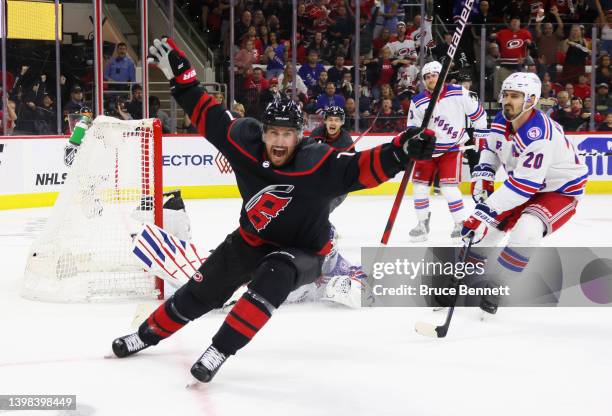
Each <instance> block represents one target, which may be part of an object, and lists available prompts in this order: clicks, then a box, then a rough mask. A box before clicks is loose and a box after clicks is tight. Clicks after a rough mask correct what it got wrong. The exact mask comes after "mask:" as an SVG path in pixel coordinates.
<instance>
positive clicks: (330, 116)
mask: <svg viewBox="0 0 612 416" xmlns="http://www.w3.org/2000/svg"><path fill="white" fill-rule="evenodd" d="M345 119H346V116H345V114H344V109H343V108H342V107H338V106H331V107H327V108H326V109H325V111H324V112H323V124H322V125H320V126H319V127H317V128H316V129H314V130H313V131H312V132H311V133H310V138H311V139H312V140H315V141H317V142H319V143H325V144H327V145H329V146H331V147H333V148H334V149H336V150H345V149H348V148H349V147H351V146H352V144H353V139H352V137H351V135H350V134H349V132H348V131H346V130H345V129H344V128H342V126H343V125H344V121H345Z"/></svg>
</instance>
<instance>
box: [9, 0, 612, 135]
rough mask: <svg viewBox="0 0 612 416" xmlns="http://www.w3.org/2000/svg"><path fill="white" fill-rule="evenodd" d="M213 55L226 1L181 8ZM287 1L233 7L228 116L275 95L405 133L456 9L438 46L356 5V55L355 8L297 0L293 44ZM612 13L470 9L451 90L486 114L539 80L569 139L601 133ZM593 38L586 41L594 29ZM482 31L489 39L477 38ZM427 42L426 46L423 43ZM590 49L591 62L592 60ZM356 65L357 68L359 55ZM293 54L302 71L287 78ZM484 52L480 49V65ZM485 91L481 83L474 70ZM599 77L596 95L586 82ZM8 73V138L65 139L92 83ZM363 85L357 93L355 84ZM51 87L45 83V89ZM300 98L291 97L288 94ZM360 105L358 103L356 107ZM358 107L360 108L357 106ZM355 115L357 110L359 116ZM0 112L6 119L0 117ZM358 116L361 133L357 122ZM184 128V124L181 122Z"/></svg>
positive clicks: (405, 14)
mask: <svg viewBox="0 0 612 416" xmlns="http://www.w3.org/2000/svg"><path fill="white" fill-rule="evenodd" d="M179 3H182V4H183V6H184V8H185V9H186V10H188V11H189V12H190V13H192V15H193V17H194V20H196V21H197V22H198V24H199V25H200V26H201V29H202V33H203V34H204V35H205V36H206V38H207V40H208V41H209V43H210V45H211V46H213V47H215V46H216V47H217V48H218V49H219V51H220V54H221V55H222V56H225V57H229V51H230V47H229V44H228V43H229V41H228V39H229V36H228V34H229V8H230V6H229V4H230V2H229V0H183V1H182V2H180V1H179ZM286 3H287V2H286V1H282V0H237V1H234V4H235V6H236V9H235V16H236V18H237V19H236V23H235V27H234V33H235V45H234V49H233V50H234V56H233V61H234V67H233V68H231V70H232V71H234V74H235V89H234V91H235V102H234V103H227V106H228V108H230V109H232V110H234V107H236V108H237V109H238V110H235V111H236V112H237V113H241V114H244V115H247V116H254V117H260V116H261V113H262V112H263V110H264V109H265V107H266V105H267V104H268V103H269V102H271V101H272V100H274V99H276V98H278V97H279V96H280V95H281V94H286V95H290V96H291V95H293V94H295V96H296V99H297V100H298V101H299V103H300V105H301V106H302V107H303V109H304V111H305V112H306V113H307V115H308V119H309V120H311V123H310V124H309V125H308V126H307V127H309V128H311V127H314V125H316V123H318V121H319V120H320V119H321V116H320V113H321V112H322V111H323V110H324V109H325V108H326V107H328V106H330V105H336V106H341V107H343V108H344V109H345V111H346V112H347V114H348V117H347V118H346V120H347V121H346V127H347V128H349V129H355V128H356V127H358V128H359V130H363V129H366V128H368V127H370V125H371V124H372V123H373V122H374V120H376V122H375V123H374V125H373V126H371V127H372V131H373V132H394V131H398V130H401V129H402V128H403V126H404V124H405V117H406V114H407V111H408V107H409V105H410V99H411V98H412V96H413V95H414V94H415V93H416V92H418V91H420V90H421V89H422V88H423V87H422V85H421V84H422V83H421V82H420V81H419V71H420V66H419V63H420V60H419V54H420V53H421V52H423V53H424V55H425V60H431V59H437V60H443V59H444V57H445V55H446V52H447V50H448V47H449V45H450V43H451V40H452V31H453V30H454V25H453V17H454V16H456V15H457V14H458V12H459V10H460V7H461V6H462V3H463V1H461V0H441V1H436V2H434V3H435V5H436V7H435V10H434V12H435V14H436V15H437V16H439V17H440V19H441V21H443V22H445V24H444V25H439V24H435V25H434V32H435V33H436V36H434V40H435V41H436V42H435V43H431V42H427V40H425V41H424V40H423V38H422V37H421V29H423V28H424V27H426V25H425V21H424V19H423V18H422V17H421V15H420V14H419V12H420V9H419V8H418V7H410V6H408V5H407V4H406V3H407V2H406V1H404V0H361V2H360V19H359V26H358V27H359V39H360V40H359V45H356V44H355V42H356V36H355V18H356V17H355V16H356V8H355V3H356V2H355V1H354V0H299V1H298V10H297V33H298V36H297V42H296V44H295V45H292V41H291V33H292V26H291V25H292V11H291V7H287V4H286ZM610 3H612V2H611V1H610V0H572V1H567V0H507V1H504V2H497V1H495V2H493V1H487V0H476V1H475V5H474V10H473V14H472V17H471V22H472V23H471V24H470V25H469V26H468V30H466V31H465V33H464V37H463V39H462V41H461V43H460V45H459V48H458V50H457V53H456V56H455V61H454V63H453V65H452V66H451V74H450V77H449V78H450V82H455V83H463V84H464V85H466V86H469V87H470V88H471V89H472V90H473V91H476V92H477V93H480V92H481V91H482V92H483V95H484V97H485V101H487V102H488V104H487V105H485V108H487V110H488V113H489V116H492V115H493V114H494V113H495V112H496V111H497V109H498V108H499V107H498V105H497V104H496V101H497V97H498V93H499V89H500V87H501V83H502V81H503V79H504V78H505V77H506V76H508V75H509V74H510V73H512V72H515V71H530V72H534V73H537V74H538V76H539V77H540V78H541V80H542V99H541V101H540V103H539V108H540V109H542V110H543V111H545V112H547V113H548V114H550V115H551V117H552V118H553V119H555V120H556V121H557V122H558V123H559V124H561V125H562V126H563V127H564V128H565V130H566V131H580V130H587V129H589V122H590V119H591V114H594V118H595V121H596V129H602V130H607V129H609V120H610V117H609V116H608V114H609V113H610V112H612V99H611V98H610V91H609V89H610V82H611V79H610V65H611V61H610V59H611V55H610V54H611V53H612V4H610ZM593 27H596V28H597V29H598V33H599V34H598V36H597V39H596V40H595V42H594V40H593V39H591V37H592V35H591V34H592V29H593ZM482 28H484V29H485V30H484V36H483V32H482V31H481V29H482ZM423 43H427V44H426V45H424V44H423ZM595 44H596V51H597V55H596V58H595V62H591V59H592V50H593V47H594V46H595ZM356 46H358V48H357V49H358V53H359V62H360V66H359V68H358V70H357V71H356V70H355V65H354V62H355V56H354V53H355V49H356V48H355V47H356ZM293 47H295V52H296V55H297V64H298V68H295V69H294V68H293V67H292V64H291V56H292V53H293ZM481 48H482V49H484V50H485V53H484V55H482V56H481V53H480V51H481ZM127 50H128V48H127V45H125V44H124V43H119V44H117V45H116V50H115V53H114V56H113V57H110V56H108V57H105V70H104V78H105V81H106V82H107V83H106V84H105V88H107V89H109V90H113V91H115V92H116V91H122V90H125V93H124V94H110V95H105V102H106V108H105V113H106V114H107V115H110V116H114V117H118V118H121V119H138V118H141V117H142V99H143V98H142V88H141V87H140V86H139V85H137V84H135V64H134V62H133V61H132V60H131V59H130V57H129V55H128V54H127ZM481 66H482V67H483V68H484V84H482V85H480V82H481V81H480V78H481V77H480V75H481V74H480V68H481ZM593 72H594V79H595V88H594V89H595V95H594V96H593V97H592V96H591V91H592V86H591V81H592V79H593ZM14 73H15V74H16V75H12V74H10V73H8V72H7V85H8V86H9V94H8V98H5V99H4V100H3V101H4V102H5V103H4V105H2V108H6V110H7V111H6V113H7V114H6V118H7V121H8V124H7V130H8V131H9V132H10V131H14V133H18V134H53V133H55V132H57V126H56V111H57V110H56V107H59V108H60V109H61V111H62V120H63V124H62V126H61V130H62V131H64V132H66V131H67V115H68V114H73V113H76V112H78V111H79V110H80V108H81V107H84V106H86V107H91V105H92V103H91V102H90V103H87V102H86V101H85V97H84V96H85V94H84V91H83V90H84V89H87V91H91V85H90V84H88V85H87V86H86V85H85V84H86V83H87V82H89V83H91V79H90V80H89V81H88V80H85V79H83V80H78V79H74V77H69V79H66V77H65V76H61V77H60V84H61V88H62V91H61V100H60V102H59V103H58V102H57V100H56V98H55V95H54V93H55V80H49V79H47V76H46V75H45V74H40V73H34V71H32V70H31V69H30V68H29V67H28V66H25V65H24V66H22V67H21V68H20V69H19V70H17V71H14ZM357 76H358V77H359V83H358V84H357V83H356V77H357ZM50 81H52V82H50ZM294 88H295V91H293V89H294ZM357 98H358V100H357ZM357 102H358V103H359V104H358V105H357ZM150 103H153V110H152V113H151V114H153V115H160V117H162V118H163V119H164V120H167V121H166V122H165V123H164V130H166V131H169V124H170V120H169V118H168V117H167V114H165V113H163V111H161V109H160V106H159V98H157V97H154V96H153V97H150ZM357 107H358V108H357ZM0 111H2V110H1V109H0ZM357 115H359V126H355V118H356V116H357ZM179 124H180V123H179Z"/></svg>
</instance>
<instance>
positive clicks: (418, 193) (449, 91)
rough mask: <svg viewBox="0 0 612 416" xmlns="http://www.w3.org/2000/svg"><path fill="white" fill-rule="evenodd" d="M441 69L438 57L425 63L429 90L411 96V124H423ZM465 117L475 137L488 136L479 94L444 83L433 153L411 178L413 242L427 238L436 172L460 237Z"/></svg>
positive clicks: (454, 233) (419, 163) (434, 118)
mask: <svg viewBox="0 0 612 416" xmlns="http://www.w3.org/2000/svg"><path fill="white" fill-rule="evenodd" d="M441 70H442V65H441V64H440V63H439V62H437V61H432V62H429V63H427V64H425V65H424V66H423V69H422V71H421V76H422V77H423V81H424V83H425V87H426V90H425V91H423V92H421V93H419V94H417V95H415V96H414V97H412V100H411V102H410V109H409V111H408V122H407V126H408V127H415V126H420V125H421V123H422V121H423V117H424V115H425V110H426V109H427V105H428V104H429V99H430V97H431V93H432V92H433V90H434V88H435V86H436V82H437V81H438V75H439V74H440V71H441ZM466 117H467V118H469V120H470V121H471V124H472V125H473V127H474V138H475V141H476V142H478V141H479V140H480V139H481V138H484V137H486V134H487V131H488V130H487V118H486V114H485V111H484V109H483V108H482V105H480V103H479V102H478V98H477V96H476V94H474V93H471V92H470V91H468V90H467V89H465V88H463V87H462V86H460V85H452V84H448V85H445V86H444V88H443V89H442V92H441V93H440V98H439V101H438V103H437V104H436V107H435V110H434V114H433V116H432V118H431V121H430V123H429V126H428V127H429V128H430V129H431V130H433V131H435V133H436V148H435V150H434V157H433V159H431V160H421V161H417V162H415V164H414V170H413V176H412V182H413V186H414V187H413V189H414V208H415V210H416V214H417V219H418V224H417V225H416V227H414V228H413V229H412V230H411V231H410V240H411V241H413V242H417V241H426V240H427V238H428V235H429V220H430V217H431V212H430V211H429V187H430V186H431V183H432V181H433V179H434V177H435V175H436V173H437V174H438V177H439V180H440V192H441V193H442V195H443V196H444V198H445V199H446V201H447V202H448V209H449V211H450V213H451V215H452V217H453V220H454V222H455V227H454V228H453V230H452V232H451V238H452V239H458V238H459V237H460V236H461V227H462V226H463V220H464V219H465V211H464V209H463V200H462V197H461V191H460V189H459V183H460V182H461V160H462V156H463V155H462V151H461V150H460V149H459V147H460V146H461V144H462V143H464V142H466V141H467V140H468V139H469V137H468V135H467V132H466V128H467V127H468V126H467V125H466Z"/></svg>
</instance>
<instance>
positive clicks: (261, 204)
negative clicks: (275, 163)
mask: <svg viewBox="0 0 612 416" xmlns="http://www.w3.org/2000/svg"><path fill="white" fill-rule="evenodd" d="M293 188H295V187H294V186H293V185H270V186H267V187H265V188H264V189H262V190H261V191H259V192H257V194H255V195H253V197H252V198H251V199H249V202H247V203H246V205H245V206H244V209H245V211H246V213H247V216H248V218H249V221H251V224H253V227H255V229H256V230H257V231H261V230H263V229H264V228H266V227H267V226H268V224H270V222H271V221H272V220H273V219H274V218H276V217H277V216H278V214H279V213H280V212H281V211H282V210H284V209H285V207H287V205H289V203H290V202H291V200H292V199H293V198H292V197H290V196H282V195H287V194H290V193H291V191H293ZM278 194H280V195H278Z"/></svg>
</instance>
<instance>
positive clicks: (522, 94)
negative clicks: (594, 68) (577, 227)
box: [461, 72, 588, 314]
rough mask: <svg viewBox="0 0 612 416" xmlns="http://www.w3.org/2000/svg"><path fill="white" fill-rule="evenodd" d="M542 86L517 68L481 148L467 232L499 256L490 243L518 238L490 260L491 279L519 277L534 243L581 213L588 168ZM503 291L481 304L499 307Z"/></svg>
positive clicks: (506, 83) (487, 252) (504, 88)
mask: <svg viewBox="0 0 612 416" xmlns="http://www.w3.org/2000/svg"><path fill="white" fill-rule="evenodd" d="M541 88H542V85H541V82H540V79H539V78H538V76H537V75H536V74H533V73H528V72H516V73H514V74H511V75H510V76H509V77H508V78H506V79H505V80H504V82H503V84H502V88H501V92H500V98H499V100H500V103H501V104H502V111H500V112H499V113H498V114H497V115H496V116H495V119H494V121H493V123H491V133H490V135H489V136H488V137H487V138H486V140H485V145H484V146H483V148H482V149H481V153H480V160H479V164H478V165H477V166H476V167H475V169H474V173H473V175H472V181H473V183H472V187H473V191H472V192H473V197H474V200H475V201H476V203H477V204H476V207H475V210H474V212H473V213H472V215H471V216H470V217H469V218H468V219H467V220H466V221H465V223H464V226H463V230H462V232H461V234H462V236H464V238H465V237H469V236H473V244H475V247H473V248H472V251H473V252H474V254H476V255H479V256H481V257H482V256H489V257H491V252H490V250H486V249H479V248H478V247H479V246H480V247H495V246H496V245H497V244H498V243H499V242H500V241H501V239H502V238H503V237H504V236H505V234H506V233H508V232H510V240H509V243H508V245H507V247H505V248H504V249H503V250H501V252H500V254H499V256H498V258H497V261H495V262H488V263H489V264H488V266H487V275H488V276H489V278H490V280H489V284H490V285H492V286H498V285H499V283H500V282H503V281H506V282H511V281H512V277H518V276H517V274H518V273H521V272H522V270H523V269H524V268H525V266H527V263H528V261H529V251H530V248H529V247H536V246H539V245H540V243H541V241H542V238H544V237H545V236H547V235H549V234H551V233H553V232H555V231H557V230H558V229H559V228H560V227H561V226H562V225H563V224H565V223H566V222H567V221H568V220H569V219H570V218H571V217H572V216H573V215H574V213H575V212H576V206H577V204H578V198H579V197H580V196H581V195H582V194H583V193H584V188H585V185H586V182H587V175H588V173H587V171H588V169H587V167H586V165H584V163H582V162H581V161H580V160H579V159H578V156H577V154H576V150H575V148H574V146H573V145H572V143H571V142H570V141H569V140H568V139H567V138H566V137H565V134H564V132H563V128H562V127H561V126H560V125H559V124H557V123H556V122H555V121H553V120H551V119H550V118H549V117H548V116H547V115H545V114H544V113H542V112H541V111H540V110H537V109H536V108H535V105H536V104H537V102H538V100H539V99H540V91H541ZM501 166H503V167H504V169H505V171H506V172H507V174H508V179H506V181H505V182H504V183H503V186H501V187H500V188H499V189H498V190H496V191H495V192H494V191H493V183H494V180H495V173H496V171H497V170H498V169H499V168H500V167H501ZM498 305H499V298H494V297H485V298H482V299H481V303H480V307H481V308H482V309H483V310H484V311H486V312H488V313H491V314H493V313H495V312H496V311H497V306H498Z"/></svg>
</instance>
